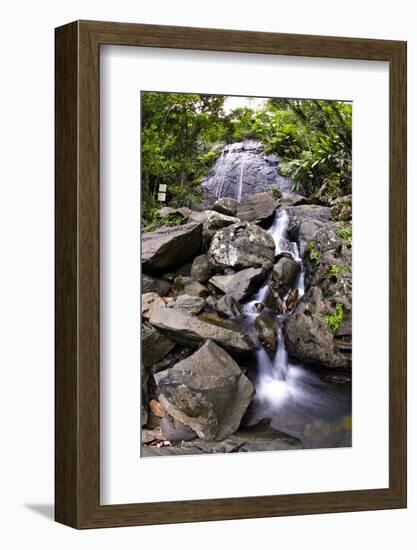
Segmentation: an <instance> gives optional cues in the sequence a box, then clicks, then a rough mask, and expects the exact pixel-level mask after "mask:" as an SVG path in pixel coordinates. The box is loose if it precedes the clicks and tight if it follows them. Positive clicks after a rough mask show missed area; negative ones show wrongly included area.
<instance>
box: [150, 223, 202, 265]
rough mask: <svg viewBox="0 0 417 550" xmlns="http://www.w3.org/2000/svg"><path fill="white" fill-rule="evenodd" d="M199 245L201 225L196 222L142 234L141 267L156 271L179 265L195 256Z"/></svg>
mask: <svg viewBox="0 0 417 550" xmlns="http://www.w3.org/2000/svg"><path fill="white" fill-rule="evenodd" d="M201 245H202V225H201V224H200V223H196V222H191V223H187V224H184V225H178V226H175V227H162V228H161V229H158V230H157V231H152V232H151V233H144V234H143V236H142V267H143V269H144V270H156V269H165V268H167V267H171V266H177V265H181V264H183V263H184V262H185V261H186V260H188V258H191V257H192V256H195V255H196V254H197V253H198V252H199V251H200V250H201Z"/></svg>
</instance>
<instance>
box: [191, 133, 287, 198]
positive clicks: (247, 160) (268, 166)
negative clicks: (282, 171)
mask: <svg viewBox="0 0 417 550" xmlns="http://www.w3.org/2000/svg"><path fill="white" fill-rule="evenodd" d="M271 185H274V186H278V187H279V188H280V189H281V190H284V189H288V188H290V187H291V186H292V182H291V180H290V179H289V178H283V177H282V176H280V175H279V172H278V160H277V158H276V157H272V156H270V155H265V154H264V151H263V145H262V144H261V143H260V142H259V141H255V140H246V141H242V142H239V143H231V144H229V145H226V146H225V147H224V149H223V152H222V155H221V157H220V158H219V159H218V160H217V161H216V163H215V164H214V166H213V168H212V169H211V170H210V172H209V174H208V176H207V177H206V178H205V179H204V180H203V181H202V182H201V187H202V190H203V194H204V195H205V196H206V197H208V198H209V200H210V199H212V198H213V197H215V198H219V197H232V198H234V199H238V200H240V199H241V198H242V199H243V200H244V199H246V197H248V196H250V195H253V194H255V193H259V192H260V191H263V190H264V189H267V188H268V187H270V186H271Z"/></svg>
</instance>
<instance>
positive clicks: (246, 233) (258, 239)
mask: <svg viewBox="0 0 417 550" xmlns="http://www.w3.org/2000/svg"><path fill="white" fill-rule="evenodd" d="M274 256H275V244H274V240H273V238H272V237H271V235H270V234H269V233H268V232H267V231H265V230H264V229H262V228H261V227H259V226H258V225H256V224H254V223H249V222H243V223H236V224H233V225H230V226H229V227H226V228H225V229H221V230H219V231H217V232H216V233H215V235H214V237H213V240H212V241H211V244H210V248H209V251H208V257H209V260H210V262H211V264H212V265H213V266H214V267H215V268H216V269H220V270H224V269H227V268H233V269H244V268H246V267H263V268H265V269H270V268H271V267H272V264H273V261H274Z"/></svg>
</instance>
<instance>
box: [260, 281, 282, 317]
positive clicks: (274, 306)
mask: <svg viewBox="0 0 417 550" xmlns="http://www.w3.org/2000/svg"><path fill="white" fill-rule="evenodd" d="M264 305H265V306H266V307H267V308H268V309H270V310H271V311H273V312H275V313H277V314H278V315H282V314H283V312H284V309H283V303H282V299H281V296H280V294H279V292H278V290H277V289H276V288H274V286H271V287H270V289H269V290H268V292H267V294H266V297H265V304H264Z"/></svg>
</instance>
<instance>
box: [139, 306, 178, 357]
mask: <svg viewBox="0 0 417 550" xmlns="http://www.w3.org/2000/svg"><path fill="white" fill-rule="evenodd" d="M156 311H161V312H162V313H164V311H165V308H163V309H158V310H154V311H153V312H152V313H155V312H156ZM141 332H142V334H141V343H142V346H141V351H142V361H143V364H144V366H145V367H149V366H151V365H153V364H154V363H157V362H158V361H161V359H163V358H164V357H165V356H166V355H167V354H168V353H169V352H170V351H171V350H172V349H173V347H174V346H175V342H173V341H172V340H171V339H169V338H168V337H167V336H165V335H164V334H162V333H161V332H160V331H159V330H157V329H156V328H154V327H153V326H151V325H150V324H149V323H147V322H146V321H145V322H143V323H142V331H141Z"/></svg>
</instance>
